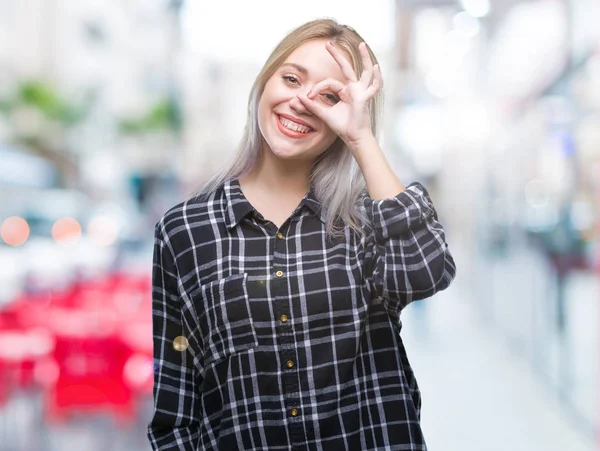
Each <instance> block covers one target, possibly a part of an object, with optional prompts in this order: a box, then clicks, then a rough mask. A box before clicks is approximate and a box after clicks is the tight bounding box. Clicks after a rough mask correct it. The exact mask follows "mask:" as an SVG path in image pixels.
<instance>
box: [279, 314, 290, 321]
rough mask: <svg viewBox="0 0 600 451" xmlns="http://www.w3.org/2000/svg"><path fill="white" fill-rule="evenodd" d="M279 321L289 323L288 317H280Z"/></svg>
mask: <svg viewBox="0 0 600 451" xmlns="http://www.w3.org/2000/svg"><path fill="white" fill-rule="evenodd" d="M279 320H280V321H281V322H282V323H287V320H288V317H287V315H281V316H280V317H279Z"/></svg>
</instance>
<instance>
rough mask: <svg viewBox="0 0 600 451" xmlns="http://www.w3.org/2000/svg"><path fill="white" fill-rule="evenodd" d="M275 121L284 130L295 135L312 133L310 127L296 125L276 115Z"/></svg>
mask: <svg viewBox="0 0 600 451" xmlns="http://www.w3.org/2000/svg"><path fill="white" fill-rule="evenodd" d="M277 121H278V122H279V124H280V125H281V126H282V127H284V128H285V129H286V130H288V131H291V132H295V133H300V134H302V135H307V134H309V133H310V132H312V131H314V130H313V129H312V128H311V127H307V126H306V125H301V124H298V123H296V122H294V121H291V120H289V119H287V118H285V117H283V116H280V115H277Z"/></svg>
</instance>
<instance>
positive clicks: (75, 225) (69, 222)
mask: <svg viewBox="0 0 600 451" xmlns="http://www.w3.org/2000/svg"><path fill="white" fill-rule="evenodd" d="M52 238H54V240H55V241H56V242H57V243H60V244H74V243H77V242H78V241H79V239H80V238H81V225H80V224H79V221H77V220H76V219H73V218H61V219H59V220H57V221H56V222H55V223H54V225H53V226H52Z"/></svg>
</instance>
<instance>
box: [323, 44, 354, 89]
mask: <svg viewBox="0 0 600 451" xmlns="http://www.w3.org/2000/svg"><path fill="white" fill-rule="evenodd" d="M325 48H326V49H327V50H328V51H329V53H330V54H331V56H333V59H334V60H335V61H336V62H337V63H338V65H339V66H340V69H342V74H344V77H346V78H347V79H348V80H349V81H352V82H354V81H357V78H356V74H355V73H354V69H352V66H351V65H350V62H349V61H348V60H347V59H346V57H345V56H344V54H343V53H342V52H341V51H340V50H339V49H338V48H337V47H335V46H334V45H333V42H331V41H329V42H328V43H327V44H326V45H325Z"/></svg>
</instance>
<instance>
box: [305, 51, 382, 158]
mask: <svg viewBox="0 0 600 451" xmlns="http://www.w3.org/2000/svg"><path fill="white" fill-rule="evenodd" d="M358 48H359V51H360V54H361V56H362V60H363V71H362V74H361V76H360V78H359V79H357V77H356V74H355V73H354V70H353V69H352V66H351V65H350V62H349V61H348V60H347V59H346V57H345V56H344V54H343V53H342V52H341V51H340V50H339V49H338V48H336V47H335V46H334V45H333V43H332V42H331V41H330V42H328V43H327V44H326V49H327V50H328V51H329V53H330V54H331V56H332V57H333V58H334V59H335V61H336V62H337V63H338V65H339V66H340V68H341V70H342V73H343V75H344V77H345V78H346V83H345V84H344V83H342V82H340V81H338V80H335V79H332V78H329V79H326V80H323V81H321V82H319V83H317V84H315V85H314V86H313V87H312V89H311V90H310V92H309V93H308V94H300V95H298V99H299V100H300V101H301V102H302V104H303V105H304V106H305V108H306V109H307V110H308V111H310V112H311V113H313V114H314V115H316V116H317V117H318V118H320V119H321V120H322V121H324V122H325V123H326V124H327V126H328V127H329V128H330V129H331V130H332V131H333V132H335V133H336V134H337V135H338V136H339V137H340V138H341V139H342V140H343V141H344V142H345V143H346V145H347V146H348V147H349V148H350V149H351V150H353V149H354V148H355V147H356V145H357V143H360V142H361V141H362V140H363V139H365V138H370V137H372V136H373V132H372V130H371V118H370V116H369V111H368V107H367V102H368V101H369V100H370V99H371V98H372V97H373V96H375V94H377V92H378V91H379V89H380V88H381V84H382V83H381V71H380V69H379V65H378V64H376V65H373V61H372V60H371V57H370V55H369V53H368V51H367V46H366V44H365V43H364V42H361V43H360V44H359V46H358ZM325 90H327V91H329V92H333V93H335V95H337V97H338V98H339V101H338V102H337V103H336V104H335V105H333V106H326V105H323V104H322V103H319V102H317V101H316V100H314V99H315V97H316V96H317V95H318V94H319V93H321V92H322V91H325Z"/></svg>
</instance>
